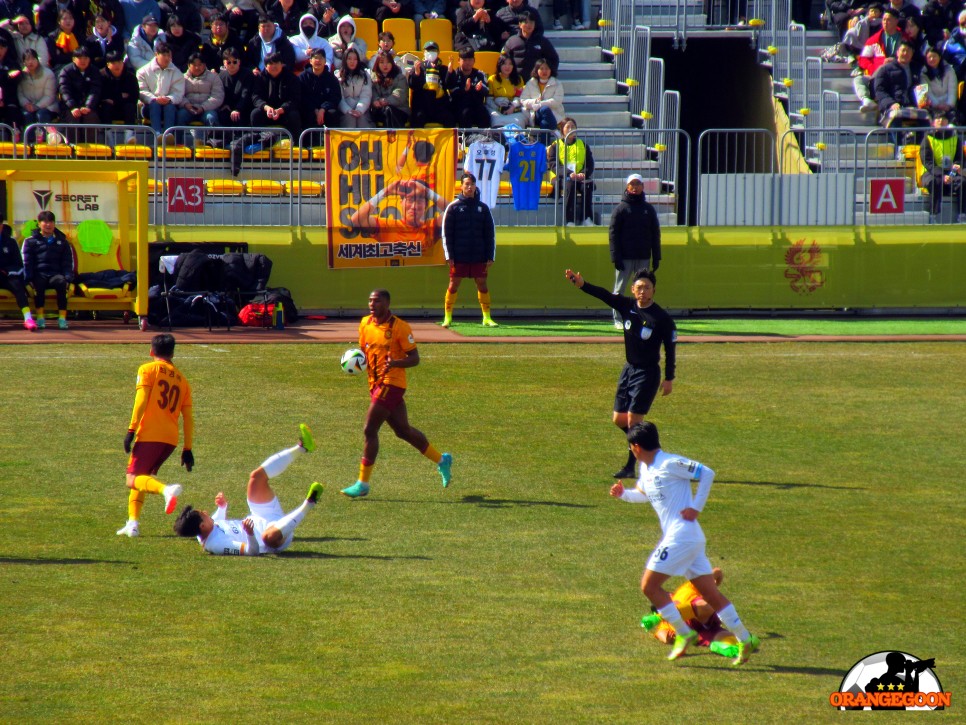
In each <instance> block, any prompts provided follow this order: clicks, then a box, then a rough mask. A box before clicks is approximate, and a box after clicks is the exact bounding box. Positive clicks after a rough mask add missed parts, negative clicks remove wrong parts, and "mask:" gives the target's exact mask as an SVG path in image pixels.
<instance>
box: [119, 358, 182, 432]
mask: <svg viewBox="0 0 966 725" xmlns="http://www.w3.org/2000/svg"><path fill="white" fill-rule="evenodd" d="M135 395H136V398H135V404H134V413H133V414H132V416H131V423H130V425H129V426H128V428H129V429H130V430H133V431H135V435H136V437H137V440H139V441H152V442H156V443H168V444H170V445H172V446H176V445H178V437H179V435H178V418H179V417H180V416H181V413H182V410H184V409H188V412H189V413H190V408H191V406H192V402H191V386H190V385H189V384H188V379H187V378H186V377H185V376H184V375H182V374H181V371H180V370H178V368H176V367H175V366H174V365H172V364H171V363H170V362H167V361H164V360H154V361H152V362H149V363H144V365H142V366H141V367H139V368H138V381H137V391H136V394H135ZM142 396H143V397H146V399H147V400H146V403H144V413H143V414H142V415H141V417H140V420H138V410H139V408H140V406H141V404H142ZM185 418H186V420H187V416H185ZM187 439H188V432H187V431H185V446H186V447H188V446H189V441H188V440H187Z"/></svg>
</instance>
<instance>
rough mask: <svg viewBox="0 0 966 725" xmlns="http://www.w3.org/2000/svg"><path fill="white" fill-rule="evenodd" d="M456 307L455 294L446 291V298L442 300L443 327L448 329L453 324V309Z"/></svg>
mask: <svg viewBox="0 0 966 725" xmlns="http://www.w3.org/2000/svg"><path fill="white" fill-rule="evenodd" d="M455 306H456V292H450V291H449V290H448V289H447V290H446V298H445V299H444V300H443V327H449V326H450V325H451V324H452V323H453V307H455Z"/></svg>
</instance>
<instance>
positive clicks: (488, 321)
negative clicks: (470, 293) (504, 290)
mask: <svg viewBox="0 0 966 725" xmlns="http://www.w3.org/2000/svg"><path fill="white" fill-rule="evenodd" d="M476 297H477V299H479V301H480V309H481V310H483V324H484V325H485V326H487V327H496V323H495V322H494V321H493V318H492V317H490V293H489V292H480V291H477V293H476Z"/></svg>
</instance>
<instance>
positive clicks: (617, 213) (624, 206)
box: [609, 174, 661, 328]
mask: <svg viewBox="0 0 966 725" xmlns="http://www.w3.org/2000/svg"><path fill="white" fill-rule="evenodd" d="M609 236H610V261H611V262H613V263H614V269H616V270H617V275H616V278H615V280H614V294H615V295H623V294H624V289H625V288H626V287H627V282H628V280H631V279H634V277H636V276H637V273H638V272H642V271H644V270H646V269H650V270H651V271H652V272H654V271H657V268H658V265H660V263H661V223H660V221H659V220H658V218H657V210H655V209H654V207H653V206H651V204H650V203H649V202H648V201H647V200H646V199H645V198H644V178H643V177H642V176H641V175H640V174H631V175H630V176H628V177H627V184H626V188H625V190H624V198H623V199H622V200H621V201H620V202H618V204H617V206H616V207H614V211H613V213H612V214H611V217H610V233H609ZM623 326H624V325H623V323H622V319H621V317H620V315H619V314H618V313H617V312H616V311H615V312H614V327H619V328H623Z"/></svg>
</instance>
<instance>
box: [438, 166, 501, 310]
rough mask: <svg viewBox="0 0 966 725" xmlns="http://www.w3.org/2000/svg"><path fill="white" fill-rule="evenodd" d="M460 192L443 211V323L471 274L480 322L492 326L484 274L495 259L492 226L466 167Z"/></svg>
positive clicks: (488, 293)
mask: <svg viewBox="0 0 966 725" xmlns="http://www.w3.org/2000/svg"><path fill="white" fill-rule="evenodd" d="M460 181H461V182H462V183H461V187H460V195H459V196H457V197H456V199H454V200H453V201H452V202H450V204H449V206H447V207H446V211H445V212H443V251H444V252H445V253H446V261H447V262H449V286H448V287H447V288H446V298H445V300H444V303H443V327H449V326H450V325H451V324H452V323H453V306H454V305H455V304H456V293H457V292H458V291H459V288H460V282H462V281H463V279H464V278H465V277H472V278H473V280H474V281H475V282H476V296H477V299H479V301H480V309H482V310H483V326H484V327H496V326H497V323H496V322H494V321H493V318H492V317H490V290H489V288H488V287H487V286H486V276H487V274H488V272H489V270H490V267H491V266H492V265H493V260H494V259H496V226H495V225H494V223H493V214H492V213H491V212H490V207H488V206H487V205H486V204H484V203H483V202H482V201H480V200H479V198H478V195H477V191H476V177H475V176H474V175H473V174H471V173H470V172H469V171H466V172H464V173H463V176H461V177H460Z"/></svg>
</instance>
